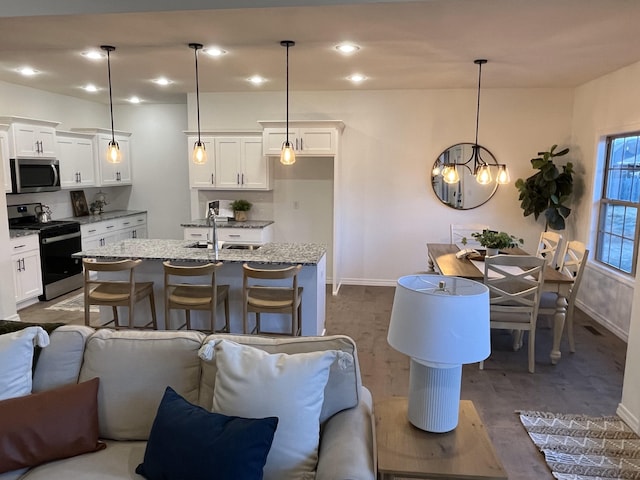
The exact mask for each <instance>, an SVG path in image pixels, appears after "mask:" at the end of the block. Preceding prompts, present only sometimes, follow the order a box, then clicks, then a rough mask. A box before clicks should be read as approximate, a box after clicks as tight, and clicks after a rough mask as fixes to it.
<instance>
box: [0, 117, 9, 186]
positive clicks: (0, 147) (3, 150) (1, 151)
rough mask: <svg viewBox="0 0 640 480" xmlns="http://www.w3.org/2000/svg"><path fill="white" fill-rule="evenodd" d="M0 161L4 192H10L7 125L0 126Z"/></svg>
mask: <svg viewBox="0 0 640 480" xmlns="http://www.w3.org/2000/svg"><path fill="white" fill-rule="evenodd" d="M0 160H2V171H3V173H4V191H5V192H11V167H10V164H9V125H0Z"/></svg>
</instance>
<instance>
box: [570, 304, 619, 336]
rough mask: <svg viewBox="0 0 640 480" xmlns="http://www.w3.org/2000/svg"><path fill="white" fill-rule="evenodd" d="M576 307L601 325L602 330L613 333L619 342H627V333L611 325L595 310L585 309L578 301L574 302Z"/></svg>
mask: <svg viewBox="0 0 640 480" xmlns="http://www.w3.org/2000/svg"><path fill="white" fill-rule="evenodd" d="M576 306H577V307H578V308H579V309H580V310H582V311H583V312H584V313H586V314H587V315H589V316H590V317H591V318H593V319H594V320H595V321H596V322H598V323H599V324H600V325H602V326H603V327H604V328H606V329H607V330H609V331H610V332H611V333H613V334H614V335H615V336H616V337H618V338H619V339H620V340H622V341H623V342H625V343H628V342H629V332H625V331H624V330H622V329H621V328H620V327H618V326H617V325H614V324H613V323H611V322H610V321H609V320H607V319H606V318H605V317H603V316H602V315H600V314H599V313H598V312H596V311H595V310H593V309H591V308H589V307H587V306H586V305H585V304H584V303H583V302H581V301H580V300H576Z"/></svg>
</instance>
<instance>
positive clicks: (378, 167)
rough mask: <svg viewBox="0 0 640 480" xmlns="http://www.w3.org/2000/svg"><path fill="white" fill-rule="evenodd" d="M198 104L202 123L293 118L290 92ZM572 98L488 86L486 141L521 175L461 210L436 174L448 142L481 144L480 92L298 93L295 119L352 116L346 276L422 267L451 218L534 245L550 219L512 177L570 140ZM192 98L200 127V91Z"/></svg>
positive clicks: (387, 278)
mask: <svg viewBox="0 0 640 480" xmlns="http://www.w3.org/2000/svg"><path fill="white" fill-rule="evenodd" d="M200 101H201V108H200V115H201V127H202V129H203V130H216V129H255V128H256V126H257V124H256V121H257V120H282V119H283V118H284V115H285V111H284V107H285V104H284V101H285V98H284V93H243V94H234V93H224V94H201V95H200ZM572 101H573V95H572V90H570V89H495V90H492V89H488V90H486V91H483V96H482V105H481V111H480V131H479V142H480V143H481V144H482V145H484V146H486V147H487V148H488V149H489V150H490V151H491V152H492V153H493V154H494V155H495V157H496V158H497V160H498V161H499V162H504V163H507V164H508V166H509V168H510V171H511V176H512V179H513V182H512V183H511V185H508V186H506V187H500V188H499V190H498V192H497V194H496V196H495V197H494V198H493V199H492V200H491V201H489V202H488V203H487V204H485V205H484V206H482V207H480V208H478V209H475V210H469V211H458V210H453V209H451V208H449V207H446V206H444V205H442V204H441V203H440V202H439V201H438V200H437V198H436V197H435V195H434V193H433V191H432V189H431V185H430V178H429V175H430V171H431V167H432V165H433V162H434V161H435V159H436V158H437V156H438V155H439V154H440V153H441V152H442V151H443V150H444V149H445V148H447V147H449V146H450V145H453V144H455V143H458V142H469V141H471V142H472V141H473V139H474V134H475V108H476V91H475V90H431V91H427V90H416V91H363V92H353V91H344V92H292V93H291V94H290V119H292V120H293V119H295V120H308V119H321V120H342V121H344V123H345V130H344V133H343V136H342V165H341V172H340V174H341V178H342V184H343V186H344V187H343V189H342V191H341V196H342V199H341V202H340V205H339V208H340V209H341V211H342V216H343V218H344V222H343V223H342V225H341V227H342V229H343V237H344V238H346V241H345V244H344V245H342V252H343V258H344V264H343V265H341V271H342V277H343V280H344V283H360V284H388V285H393V284H394V283H395V281H396V279H397V278H398V277H400V276H402V275H405V274H407V273H411V272H416V271H421V270H424V269H425V268H426V248H425V244H426V243H427V242H448V241H449V224H450V223H474V222H478V221H482V222H484V223H488V224H489V225H491V226H492V227H494V228H498V229H502V230H506V231H509V232H511V233H514V234H516V235H518V236H521V237H523V238H524V239H525V242H526V243H525V248H528V249H530V250H534V249H535V245H536V242H537V239H538V237H539V234H540V231H541V230H542V229H543V228H544V225H543V223H542V220H540V221H539V222H538V223H536V222H534V220H533V217H529V218H526V219H525V218H523V217H522V211H521V209H520V206H519V202H518V192H517V190H516V188H515V186H514V182H515V180H516V179H517V178H518V177H527V176H529V175H531V174H532V173H533V170H532V169H531V164H530V163H529V160H530V159H531V158H533V157H534V156H536V153H537V152H538V151H540V150H544V149H547V148H548V147H550V146H551V145H552V144H554V143H558V144H560V145H566V144H568V142H569V139H570V132H571V115H572V108H573V105H572ZM188 105H189V108H188V110H189V129H195V127H196V114H195V95H190V96H189V101H188ZM296 195H298V193H296ZM294 200H295V199H294V198H293V197H292V198H279V203H283V204H285V203H286V204H288V205H291V204H292V202H293V201H294ZM299 200H304V199H299ZM274 214H275V212H274Z"/></svg>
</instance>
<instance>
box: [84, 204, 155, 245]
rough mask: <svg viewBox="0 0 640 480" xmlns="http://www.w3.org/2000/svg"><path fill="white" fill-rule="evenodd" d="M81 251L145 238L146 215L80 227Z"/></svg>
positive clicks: (119, 218)
mask: <svg viewBox="0 0 640 480" xmlns="http://www.w3.org/2000/svg"><path fill="white" fill-rule="evenodd" d="M80 231H81V233H82V250H91V249H94V248H98V247H104V246H105V245H111V244H113V243H117V242H120V241H121V240H126V239H129V238H147V214H146V213H141V214H136V215H128V216H125V217H118V218H114V219H112V220H104V221H102V222H93V223H88V224H86V225H81V226H80Z"/></svg>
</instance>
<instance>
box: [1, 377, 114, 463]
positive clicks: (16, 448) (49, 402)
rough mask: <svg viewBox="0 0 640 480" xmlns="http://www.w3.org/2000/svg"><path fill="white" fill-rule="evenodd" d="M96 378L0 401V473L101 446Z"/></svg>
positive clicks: (95, 449) (94, 449)
mask: <svg viewBox="0 0 640 480" xmlns="http://www.w3.org/2000/svg"><path fill="white" fill-rule="evenodd" d="M99 384H100V380H99V379H98V378H93V379H91V380H89V381H86V382H83V383H78V384H73V385H65V386H63V387H59V388H55V389H52V390H47V391H44V392H40V393H34V394H31V395H26V396H24V397H18V398H10V399H8V400H3V401H0V473H3V472H8V471H11V470H16V469H18V468H23V467H35V466H36V465H40V464H41V463H44V462H49V461H51V460H58V459H61V458H68V457H73V456H75V455H80V454H81V453H88V452H95V451H97V450H102V449H103V448H105V447H106V445H105V444H104V443H102V442H99V441H98V386H99Z"/></svg>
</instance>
